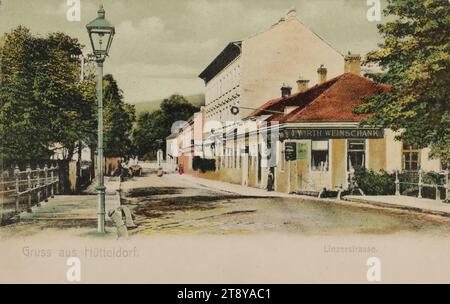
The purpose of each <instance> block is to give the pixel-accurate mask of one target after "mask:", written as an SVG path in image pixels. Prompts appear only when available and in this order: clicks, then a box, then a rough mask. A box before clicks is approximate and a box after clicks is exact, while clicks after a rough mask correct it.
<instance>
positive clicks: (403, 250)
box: [0, 174, 450, 283]
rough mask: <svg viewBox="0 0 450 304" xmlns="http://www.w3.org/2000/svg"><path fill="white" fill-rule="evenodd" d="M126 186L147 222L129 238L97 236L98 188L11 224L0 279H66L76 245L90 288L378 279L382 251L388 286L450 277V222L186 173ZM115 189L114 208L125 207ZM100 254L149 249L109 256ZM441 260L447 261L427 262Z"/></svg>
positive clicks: (4, 230) (2, 233)
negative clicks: (117, 203)
mask: <svg viewBox="0 0 450 304" xmlns="http://www.w3.org/2000/svg"><path fill="white" fill-rule="evenodd" d="M212 184H214V185H215V186H214V187H212ZM107 186H109V187H110V189H111V188H113V187H114V185H111V183H110V182H108V183H107ZM121 186H122V188H123V189H124V193H125V194H126V195H127V196H126V197H125V198H124V199H123V200H122V203H123V204H125V205H127V206H128V207H130V209H131V210H132V212H133V214H134V216H135V222H136V223H137V224H138V228H137V229H135V230H131V231H130V234H131V238H130V239H129V240H119V241H117V240H116V237H115V228H114V227H112V225H111V224H109V225H108V226H107V231H108V234H107V235H106V237H104V236H102V237H101V238H100V237H99V236H98V235H97V234H96V232H95V230H96V229H95V227H96V225H95V215H96V203H97V199H96V196H95V195H82V196H72V197H64V196H58V197H56V198H55V199H54V200H49V202H48V203H46V204H43V206H42V207H39V208H40V209H39V210H38V209H36V210H34V213H33V214H32V215H27V216H28V217H29V218H27V219H25V218H24V220H23V221H22V222H20V223H16V224H12V225H9V226H6V227H1V228H0V239H1V242H0V248H1V250H2V252H3V255H4V256H5V257H6V258H5V259H3V260H0V268H1V269H3V270H4V273H5V274H7V275H4V276H2V275H0V282H23V277H22V276H21V275H20V273H18V274H17V273H15V272H14V271H13V270H14V269H18V268H21V269H33V274H28V272H27V280H28V281H33V282H34V281H36V282H41V281H42V276H41V273H44V272H45V273H48V277H47V279H46V281H48V282H60V281H61V280H64V278H65V273H66V271H67V269H66V258H65V257H66V256H65V255H66V254H68V253H66V252H71V253H70V254H71V255H72V254H75V255H77V256H79V257H80V258H81V259H82V262H83V271H84V272H83V282H85V283H88V282H94V281H95V280H99V279H101V280H102V281H103V282H111V283H117V282H129V283H133V282H148V283H164V282H172V283H176V282H179V283H181V282H184V283H186V282H191V283H196V282H204V281H207V282H214V283H227V282H242V283H250V282H261V283H264V282H266V283H267V282H271V283H274V282H279V283H286V282H290V283H294V282H296V283H299V282H308V283H311V282H330V283H332V282H358V283H361V282H367V281H366V272H367V266H366V261H367V259H368V258H369V257H371V256H376V257H379V258H380V259H381V261H382V263H383V270H384V276H383V282H398V281H402V282H449V281H450V277H449V272H448V269H449V268H448V267H449V260H448V253H449V250H450V248H449V244H450V242H448V240H449V235H450V234H449V232H450V219H449V218H447V217H442V216H437V215H429V214H423V213H419V212H414V211H408V210H399V209H392V208H385V207H379V206H371V205H367V204H360V203H352V202H337V201H325V200H323V201H319V200H317V199H303V198H301V197H297V196H289V195H285V194H282V195H280V197H264V194H265V193H266V192H265V191H263V190H258V189H247V190H248V193H240V192H241V190H242V188H241V187H240V186H229V185H228V184H222V183H217V182H210V181H206V180H198V179H194V178H190V177H189V176H181V177H180V176H179V175H175V174H174V175H166V176H164V177H162V178H158V177H156V176H154V175H152V176H147V177H140V178H134V179H132V180H129V181H126V182H124V183H122V185H121ZM224 186H227V187H226V188H227V189H226V190H225V189H221V188H225V187H224ZM108 193H109V194H111V195H110V196H109V199H108V200H107V205H108V204H114V203H113V197H114V195H112V194H113V193H112V191H110V190H108ZM271 195H273V196H277V195H278V194H276V193H272V194H271ZM110 206H112V205H110ZM107 208H108V206H107ZM56 211H57V212H56ZM94 249H107V250H126V251H128V252H135V251H137V256H135V255H132V256H130V257H129V258H117V257H112V258H102V259H99V258H98V257H97V256H92V251H91V250H94ZM42 252H51V253H52V254H51V256H50V257H47V256H42ZM61 252H62V253H61ZM430 260H433V261H437V262H436V263H433V264H432V265H431V266H430V267H426V268H422V267H415V266H416V265H425V264H427V263H428V262H429V261H430ZM427 265H428V264H427ZM28 267H29V268H28ZM99 267H100V268H99ZM98 269H102V271H101V272H99V271H98ZM118 270H120V276H118V275H117V274H118V272H117V271H118Z"/></svg>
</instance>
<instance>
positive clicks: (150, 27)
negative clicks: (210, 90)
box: [0, 0, 384, 103]
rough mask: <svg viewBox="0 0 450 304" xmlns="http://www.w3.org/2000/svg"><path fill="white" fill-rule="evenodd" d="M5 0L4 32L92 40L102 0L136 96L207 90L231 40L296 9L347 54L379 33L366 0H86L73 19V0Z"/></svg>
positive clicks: (122, 77) (115, 69)
mask: <svg viewBox="0 0 450 304" xmlns="http://www.w3.org/2000/svg"><path fill="white" fill-rule="evenodd" d="M71 1H72V0H71ZM370 1H372V0H370ZM0 2H1V4H0V33H4V32H8V31H10V30H11V29H12V28H14V27H16V26H18V25H20V24H22V25H25V26H28V27H29V28H31V30H32V31H33V32H34V33H39V34H41V35H44V34H46V33H48V32H53V31H63V32H65V33H67V34H69V35H71V36H73V37H77V38H79V39H80V41H81V42H82V43H83V44H86V45H87V42H88V36H87V33H86V30H85V24H86V23H88V22H89V21H91V20H92V19H94V18H95V17H96V11H97V9H98V5H99V4H100V3H101V2H102V3H103V4H104V7H105V10H106V14H107V19H109V20H110V21H111V22H112V23H113V24H114V25H115V26H116V31H117V35H116V38H115V40H114V42H113V45H112V48H111V53H110V58H109V59H108V61H107V62H106V64H105V72H109V73H113V74H114V76H115V77H116V78H117V80H118V82H119V85H120V87H121V88H122V89H123V90H124V93H125V99H126V101H127V102H129V103H136V102H140V101H148V100H154V99H158V98H162V97H166V96H168V95H170V94H172V93H181V94H186V95H190V94H197V93H203V86H204V85H203V81H202V80H200V79H198V78H197V75H198V74H199V73H200V72H201V71H202V70H203V69H204V68H205V67H206V66H207V65H208V63H209V62H210V61H211V60H212V59H214V57H215V56H216V55H217V54H218V53H219V52H220V51H221V50H222V49H223V48H224V47H225V46H226V45H227V43H228V42H229V41H234V40H239V39H243V38H245V37H248V36H250V35H252V34H254V33H257V32H260V31H262V30H265V29H267V28H268V27H269V26H270V25H272V24H273V23H275V22H276V21H277V20H279V19H280V18H281V17H283V16H284V15H285V13H286V12H287V11H288V10H289V9H290V8H296V9H297V13H298V17H299V19H300V20H301V21H302V22H303V23H304V24H305V25H306V26H308V27H309V28H311V29H312V30H314V31H315V32H316V33H317V34H319V35H320V36H321V37H322V38H324V39H325V40H326V41H327V42H329V43H330V44H331V45H332V46H333V47H334V48H335V49H337V50H338V51H340V52H342V53H346V52H347V51H349V50H351V51H352V52H354V53H362V54H364V53H366V52H367V51H369V50H371V49H374V48H376V46H377V43H378V42H379V39H380V38H379V35H378V33H377V29H376V23H375V22H369V21H368V20H367V18H366V14H367V11H368V9H369V8H370V7H369V6H368V5H367V0H276V1H275V0H103V1H100V0H98V1H97V0H92V1H90V0H80V2H81V21H80V22H69V21H68V20H67V18H66V12H67V10H68V9H69V8H70V7H69V6H68V5H67V0H0ZM383 2H384V0H383ZM381 22H383V20H381ZM88 51H90V47H89V48H88V47H86V52H88Z"/></svg>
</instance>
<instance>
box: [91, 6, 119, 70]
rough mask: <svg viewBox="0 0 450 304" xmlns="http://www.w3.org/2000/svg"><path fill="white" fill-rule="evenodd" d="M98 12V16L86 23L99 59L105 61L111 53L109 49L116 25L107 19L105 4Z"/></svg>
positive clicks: (93, 48)
mask: <svg viewBox="0 0 450 304" xmlns="http://www.w3.org/2000/svg"><path fill="white" fill-rule="evenodd" d="M97 14H98V16H97V18H95V19H94V20H92V21H91V22H89V23H88V24H87V25H86V28H87V31H88V34H89V38H90V40H91V45H92V50H93V51H94V55H95V57H96V59H97V61H104V60H105V58H106V57H107V56H108V54H109V49H110V48H111V44H112V41H113V38H114V34H115V33H116V30H115V28H114V26H113V25H112V24H111V23H110V22H109V21H108V20H106V19H105V15H106V14H105V10H104V9H103V6H100V9H99V10H98V12H97Z"/></svg>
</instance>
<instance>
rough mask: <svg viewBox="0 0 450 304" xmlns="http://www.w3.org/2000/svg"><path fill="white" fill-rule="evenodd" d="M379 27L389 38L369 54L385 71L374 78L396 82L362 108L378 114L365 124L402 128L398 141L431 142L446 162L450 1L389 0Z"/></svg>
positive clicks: (449, 127) (449, 155) (449, 148)
mask: <svg viewBox="0 0 450 304" xmlns="http://www.w3.org/2000/svg"><path fill="white" fill-rule="evenodd" d="M384 15H385V16H392V17H393V18H392V21H389V22H387V23H386V24H382V25H379V26H378V29H379V32H380V34H381V35H382V37H383V38H384V41H383V42H382V43H381V44H380V45H379V46H380V49H379V50H376V51H373V52H370V53H369V54H368V56H367V62H368V63H371V64H373V63H375V64H378V65H379V66H380V67H381V68H382V69H383V72H382V73H378V74H370V75H369V76H370V77H372V78H373V79H374V80H376V81H379V82H382V83H386V84H390V85H392V90H391V92H389V93H387V94H383V95H380V96H376V97H372V98H370V99H368V101H367V102H366V103H365V104H364V105H363V106H361V107H360V108H358V109H357V112H360V113H375V115H374V116H372V117H371V118H370V119H368V120H367V121H366V122H365V123H367V124H377V125H383V126H385V127H389V128H391V129H393V130H395V131H401V135H400V136H398V138H397V139H398V140H402V141H404V142H407V143H408V144H412V145H416V146H418V147H420V148H424V147H427V146H430V147H431V149H432V154H433V156H435V157H440V158H441V160H442V161H443V162H444V163H447V164H448V163H449V161H450V69H449V67H450V5H449V3H448V1H447V0H402V1H398V0H395V1H394V0H388V5H387V8H386V9H385V11H384Z"/></svg>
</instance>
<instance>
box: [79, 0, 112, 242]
mask: <svg viewBox="0 0 450 304" xmlns="http://www.w3.org/2000/svg"><path fill="white" fill-rule="evenodd" d="M86 28H87V31H88V34H89V38H90V40H91V45H92V49H93V51H94V56H95V60H96V62H97V77H98V82H97V100H98V162H97V163H98V186H97V191H98V213H97V216H98V232H100V233H105V190H106V188H105V182H104V170H105V162H104V157H103V151H104V147H103V63H104V62H105V59H106V57H107V56H108V54H109V49H110V47H111V43H112V40H113V38H114V34H115V28H114V26H112V24H111V23H110V22H109V21H108V20H106V19H105V10H104V9H103V5H101V6H100V9H99V10H98V16H97V18H95V19H94V20H93V21H91V22H89V23H88V24H87V25H86Z"/></svg>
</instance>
